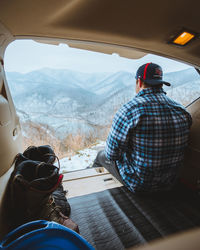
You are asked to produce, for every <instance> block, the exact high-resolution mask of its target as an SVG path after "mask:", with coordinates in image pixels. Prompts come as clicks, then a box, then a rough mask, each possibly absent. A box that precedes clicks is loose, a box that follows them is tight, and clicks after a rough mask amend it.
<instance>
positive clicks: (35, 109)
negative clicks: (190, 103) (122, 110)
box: [6, 68, 200, 138]
mask: <svg viewBox="0 0 200 250" xmlns="http://www.w3.org/2000/svg"><path fill="white" fill-rule="evenodd" d="M6 76H7V79H8V84H9V87H10V90H11V93H12V96H13V99H14V103H15V106H16V108H17V112H18V114H19V116H20V118H21V121H22V122H26V121H33V122H34V123H42V124H46V125H48V126H49V127H50V128H51V129H54V130H55V133H56V134H57V135H58V136H59V137H61V138H62V137H63V136H64V135H66V134H67V133H76V132H77V131H79V132H80V131H82V132H83V133H89V132H90V131H91V130H92V131H95V133H96V131H97V129H99V130H101V129H102V128H107V127H109V126H110V124H111V121H112V118H113V115H114V113H115V112H116V110H117V109H118V108H119V107H120V106H121V105H123V104H124V103H125V102H127V101H128V100H130V99H131V98H132V97H133V96H134V94H135V92H134V89H135V75H134V74H131V73H129V72H124V71H120V72H117V73H92V74H87V73H81V72H75V71H70V70H66V69H59V70H58V69H49V68H44V69H41V70H37V71H33V72H30V73H27V74H20V73H17V72H7V73H6ZM164 79H165V80H166V81H169V82H171V83H172V87H170V88H165V89H166V90H167V91H168V92H169V94H170V95H172V96H173V98H175V99H177V100H178V98H179V97H178V95H179V96H181V95H182V94H181V92H180V87H181V86H184V88H185V89H188V90H187V91H186V92H184V95H186V96H187V95H189V94H187V93H193V92H192V91H193V90H192V89H191V87H190V89H189V87H188V86H189V83H191V81H192V82H193V83H194V84H196V85H195V86H197V87H196V89H195V91H196V94H197V93H198V91H199V88H198V84H199V83H200V82H199V75H198V74H197V72H195V70H194V69H191V68H190V69H187V70H183V71H179V72H172V73H167V74H166V75H165V77H164ZM199 85H200V84H199ZM177 93H178V94H177Z"/></svg>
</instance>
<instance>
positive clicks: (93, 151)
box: [56, 141, 105, 173]
mask: <svg viewBox="0 0 200 250" xmlns="http://www.w3.org/2000/svg"><path fill="white" fill-rule="evenodd" d="M104 147H105V142H103V141H99V142H98V143H97V144H96V145H95V146H92V147H90V148H86V149H83V150H80V151H78V152H77V154H76V155H74V156H71V157H66V158H63V159H61V160H60V173H65V172H70V171H75V170H80V169H85V168H87V167H91V166H92V164H93V161H94V159H95V157H96V155H97V153H98V151H99V150H101V149H103V148H104ZM56 165H57V164H56Z"/></svg>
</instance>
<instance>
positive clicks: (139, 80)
mask: <svg viewBox="0 0 200 250" xmlns="http://www.w3.org/2000/svg"><path fill="white" fill-rule="evenodd" d="M138 85H139V88H140V89H141V88H142V87H143V82H142V81H141V79H140V78H139V79H138Z"/></svg>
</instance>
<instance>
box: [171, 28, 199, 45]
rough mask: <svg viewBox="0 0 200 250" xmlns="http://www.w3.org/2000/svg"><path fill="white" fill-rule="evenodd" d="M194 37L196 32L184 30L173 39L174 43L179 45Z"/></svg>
mask: <svg viewBox="0 0 200 250" xmlns="http://www.w3.org/2000/svg"><path fill="white" fill-rule="evenodd" d="M194 37H195V35H194V34H191V33H189V32H187V31H184V32H182V33H181V34H180V35H179V36H178V37H176V38H175V39H174V40H173V43H175V44H178V45H185V44H187V43H188V42H189V41H190V40H191V39H192V38H194Z"/></svg>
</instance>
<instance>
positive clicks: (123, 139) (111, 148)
mask: <svg viewBox="0 0 200 250" xmlns="http://www.w3.org/2000/svg"><path fill="white" fill-rule="evenodd" d="M133 127H134V122H133V120H132V119H129V118H128V116H127V112H126V110H125V107H123V108H122V109H120V110H119V111H118V112H117V113H116V115H115V117H114V119H113V123H112V126H111V130H110V133H109V135H108V138H107V141H106V148H105V154H106V157H107V159H108V160H111V161H115V160H119V159H120V158H121V156H122V154H123V153H124V151H125V148H126V147H127V143H128V139H129V138H128V134H129V131H130V129H131V128H133Z"/></svg>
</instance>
